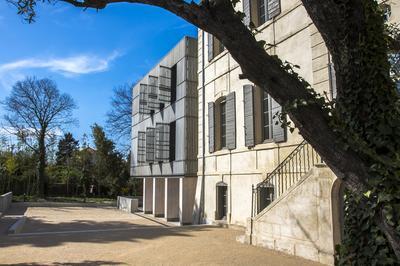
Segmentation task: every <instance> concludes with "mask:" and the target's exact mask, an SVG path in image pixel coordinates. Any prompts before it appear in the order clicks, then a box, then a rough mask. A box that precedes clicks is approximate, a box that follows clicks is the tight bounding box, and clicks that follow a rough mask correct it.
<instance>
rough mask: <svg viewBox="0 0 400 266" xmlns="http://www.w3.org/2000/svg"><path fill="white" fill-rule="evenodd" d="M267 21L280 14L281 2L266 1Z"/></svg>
mask: <svg viewBox="0 0 400 266" xmlns="http://www.w3.org/2000/svg"><path fill="white" fill-rule="evenodd" d="M267 11H268V19H273V18H274V17H276V16H278V15H279V14H280V13H281V1H280V0H268V6H267Z"/></svg>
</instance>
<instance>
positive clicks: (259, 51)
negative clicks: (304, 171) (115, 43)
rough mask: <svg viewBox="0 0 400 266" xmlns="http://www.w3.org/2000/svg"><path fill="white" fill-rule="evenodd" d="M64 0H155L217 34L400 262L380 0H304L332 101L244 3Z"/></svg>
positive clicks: (390, 94) (90, 2) (398, 168)
mask: <svg viewBox="0 0 400 266" xmlns="http://www.w3.org/2000/svg"><path fill="white" fill-rule="evenodd" d="M8 1H11V2H14V3H15V4H16V5H17V6H18V10H19V13H20V14H22V15H24V16H25V18H26V19H27V20H28V21H32V20H33V19H34V17H35V6H36V3H37V2H39V0H8ZM40 2H54V1H52V0H42V1H40ZM60 2H66V3H69V4H72V5H74V6H76V7H81V8H94V9H103V8H106V7H107V6H108V5H110V4H115V3H131V4H136V3H139V4H147V5H153V6H157V7H160V8H163V9H166V10H168V11H170V12H172V13H173V14H175V15H177V16H180V17H182V18H183V19H185V20H187V21H188V22H190V23H192V24H194V25H196V26H197V27H199V28H200V29H203V30H205V31H207V32H208V33H210V34H212V35H214V36H215V37H216V38H218V39H219V40H220V41H221V42H222V44H223V45H224V46H225V47H226V48H227V49H228V51H229V52H230V54H231V55H232V57H233V58H234V59H235V61H236V62H238V64H239V65H240V67H241V70H242V73H243V74H242V75H241V78H246V79H248V80H250V81H252V82H254V83H255V84H257V85H258V86H260V87H262V88H264V89H265V90H266V92H268V93H269V94H270V95H271V96H272V97H273V98H274V99H275V100H276V101H277V102H278V103H279V104H281V105H282V106H284V107H285V109H286V111H287V113H288V114H289V117H290V118H291V121H293V122H294V124H295V126H296V127H297V128H298V129H299V132H300V134H301V135H302V136H303V137H304V139H306V140H307V141H308V142H309V143H310V144H311V145H312V146H313V147H314V148H315V149H316V150H317V151H318V153H319V154H320V155H321V156H322V158H323V159H324V161H325V162H326V164H327V165H328V166H329V167H330V168H331V169H332V170H333V171H334V173H335V174H336V176H338V177H339V178H340V179H342V180H343V181H344V184H345V185H346V187H347V188H348V189H349V190H350V191H352V192H353V193H355V194H357V195H359V196H360V197H362V198H363V201H362V202H371V203H372V206H374V207H373V210H372V212H371V213H372V215H371V217H372V218H371V221H372V220H374V221H376V223H377V224H378V225H379V227H380V229H381V230H382V231H383V232H384V234H385V236H386V238H387V240H388V241H389V243H390V244H391V247H392V248H393V250H394V252H395V253H396V256H397V258H398V259H399V260H400V237H399V234H398V233H397V231H396V229H395V228H396V227H397V226H399V221H398V220H397V221H396V219H393V217H398V215H399V213H400V209H399V207H398V206H399V199H398V197H397V196H394V195H399V194H400V159H399V158H400V111H399V108H398V100H399V97H398V94H397V92H396V90H395V83H394V82H393V80H392V79H391V77H390V75H389V72H390V65H389V63H388V56H387V54H388V52H389V41H388V40H389V39H390V38H389V36H388V34H387V31H386V29H387V28H386V27H385V26H384V18H383V16H382V11H381V10H380V9H379V7H378V3H377V1H375V0H323V1H321V0H301V2H302V4H303V6H304V8H305V9H306V11H307V13H308V15H309V16H310V18H311V20H312V21H313V23H314V25H315V26H316V27H317V29H318V30H319V32H320V33H321V35H322V37H323V39H324V41H325V43H326V46H327V48H328V50H329V52H330V54H331V56H332V60H333V63H334V67H335V73H336V81H337V99H336V101H335V102H333V103H327V102H326V100H325V99H324V98H323V97H321V96H320V95H318V94H317V93H315V91H314V90H312V88H311V87H310V85H309V84H308V83H307V82H306V81H305V80H304V79H303V78H301V77H299V75H298V74H297V73H296V72H295V71H294V70H293V68H292V67H290V65H287V64H285V63H283V62H282V61H281V60H279V58H278V57H277V56H274V55H270V54H268V53H267V52H266V48H267V47H266V43H265V42H264V41H257V39H256V38H255V34H254V33H255V31H254V30H253V29H252V27H251V26H252V25H251V23H250V25H245V24H244V23H243V18H244V14H243V13H242V12H240V11H237V10H236V9H235V6H236V4H237V3H239V2H240V1H239V0H202V1H200V2H199V3H195V2H194V1H191V2H187V1H184V0H60ZM396 40H397V43H398V39H395V40H394V41H396ZM394 46H396V45H392V47H394ZM397 47H398V45H397ZM367 192H368V193H367ZM366 193H367V194H366ZM364 195H369V196H364ZM379 199H384V200H379ZM363 206H366V205H365V204H364V205H363V204H361V206H360V208H363Z"/></svg>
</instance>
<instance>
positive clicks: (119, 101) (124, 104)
mask: <svg viewBox="0 0 400 266" xmlns="http://www.w3.org/2000/svg"><path fill="white" fill-rule="evenodd" d="M133 86H134V85H130V84H124V85H121V86H118V87H115V88H114V91H113V92H114V94H113V97H112V98H111V110H110V111H109V112H108V113H107V121H106V123H107V131H108V132H110V133H111V135H112V136H113V137H115V138H117V140H118V139H129V137H130V134H131V124H132V101H133V97H132V88H133Z"/></svg>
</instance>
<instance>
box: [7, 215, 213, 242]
mask: <svg viewBox="0 0 400 266" xmlns="http://www.w3.org/2000/svg"><path fill="white" fill-rule="evenodd" d="M29 219H30V220H31V221H30V224H29V225H28V226H29V227H32V228H39V229H40V230H34V231H31V232H29V231H28V232H26V231H25V230H24V231H23V233H22V234H16V235H8V236H2V237H0V249H1V248H5V247H11V246H22V245H28V246H33V247H54V246H59V245H63V244H65V243H97V244H98V243H103V244H108V243H112V242H123V241H128V242H131V243H133V242H138V241H140V240H150V239H158V238H163V237H167V236H179V237H193V235H191V234H190V232H193V231H197V232H199V231H208V230H209V228H211V227H212V226H187V227H164V226H160V225H157V224H151V225H144V224H141V223H134V222H132V221H93V220H77V221H68V222H60V223H48V222H47V221H45V220H42V219H39V218H31V217H30V218H29Z"/></svg>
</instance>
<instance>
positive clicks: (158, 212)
mask: <svg viewBox="0 0 400 266" xmlns="http://www.w3.org/2000/svg"><path fill="white" fill-rule="evenodd" d="M164 194H165V179H164V178H153V215H154V216H155V217H164V208H165V205H164V202H165V195H164Z"/></svg>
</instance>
